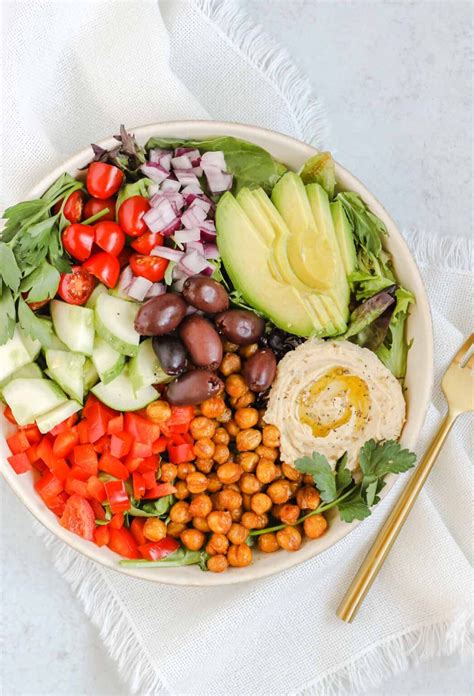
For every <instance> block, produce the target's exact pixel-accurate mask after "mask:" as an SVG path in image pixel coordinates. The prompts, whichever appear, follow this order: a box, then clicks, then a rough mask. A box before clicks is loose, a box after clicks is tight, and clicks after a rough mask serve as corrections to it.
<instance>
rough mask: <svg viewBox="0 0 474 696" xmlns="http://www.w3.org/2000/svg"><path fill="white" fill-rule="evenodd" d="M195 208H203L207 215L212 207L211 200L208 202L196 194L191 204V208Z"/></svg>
mask: <svg viewBox="0 0 474 696" xmlns="http://www.w3.org/2000/svg"><path fill="white" fill-rule="evenodd" d="M194 208H202V210H204V212H205V213H206V215H207V213H208V212H209V210H210V209H211V204H210V202H209V203H208V202H207V201H203V200H202V198H198V197H197V196H196V197H195V198H194V200H193V201H192V203H191V205H190V206H189V209H190V210H193V209H194Z"/></svg>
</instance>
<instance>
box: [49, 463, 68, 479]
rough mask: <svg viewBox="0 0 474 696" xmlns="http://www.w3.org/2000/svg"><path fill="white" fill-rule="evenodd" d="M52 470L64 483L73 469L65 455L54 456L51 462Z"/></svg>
mask: <svg viewBox="0 0 474 696" xmlns="http://www.w3.org/2000/svg"><path fill="white" fill-rule="evenodd" d="M50 469H51V471H52V472H53V474H54V475H55V476H57V477H58V479H59V480H60V481H62V482H63V483H64V481H65V480H66V479H67V477H68V476H70V474H71V469H70V468H69V467H68V465H67V462H66V460H65V459H64V458H63V457H54V459H53V461H52V462H51V467H50Z"/></svg>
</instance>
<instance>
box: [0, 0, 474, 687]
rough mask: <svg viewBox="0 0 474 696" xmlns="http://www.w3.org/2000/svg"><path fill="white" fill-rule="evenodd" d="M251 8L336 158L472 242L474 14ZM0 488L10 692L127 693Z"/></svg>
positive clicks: (405, 5)
mask: <svg viewBox="0 0 474 696" xmlns="http://www.w3.org/2000/svg"><path fill="white" fill-rule="evenodd" d="M177 1H180V0H177ZM244 4H245V6H246V8H247V10H248V11H249V13H250V14H252V15H253V16H254V17H255V18H256V19H257V21H259V22H260V23H261V24H262V26H263V27H264V28H265V29H266V31H267V32H269V33H270V34H272V35H273V36H274V37H275V38H276V39H277V40H278V41H279V42H280V43H281V44H282V45H283V46H286V47H287V48H288V50H289V52H290V53H291V54H292V56H293V57H294V59H295V60H296V62H297V63H298V64H299V66H300V68H301V69H302V70H303V71H304V72H305V73H306V74H307V75H308V76H309V78H310V80H311V82H312V85H313V88H314V91H315V92H316V93H317V94H318V95H320V96H322V97H323V98H324V101H325V104H326V108H327V113H328V118H329V121H330V124H331V126H332V129H331V135H330V140H329V144H330V146H331V148H332V150H333V152H334V153H335V155H336V157H337V159H339V160H340V161H341V162H342V163H343V164H344V165H345V166H346V167H348V169H349V170H351V171H352V172H353V173H354V174H355V175H356V176H357V177H358V178H360V179H361V180H362V181H363V182H364V183H365V184H366V185H367V186H368V188H369V189H370V190H372V191H373V192H374V193H375V195H376V196H377V197H378V198H379V199H380V200H381V201H382V202H383V203H384V204H385V206H386V207H387V209H388V210H389V212H390V213H391V214H392V216H393V217H394V218H395V220H397V222H398V223H399V224H400V226H401V227H402V228H409V227H418V228H421V229H425V230H427V231H428V232H430V233H432V234H442V235H454V236H465V237H467V236H469V235H471V234H472V203H473V200H472V165H473V156H472V124H471V122H472V118H473V89H472V67H471V64H470V62H469V51H470V49H471V45H472V29H473V25H472V23H473V7H474V5H473V4H472V3H471V2H458V1H457V0H445V1H441V2H438V1H437V0H426V1H424V2H421V1H417V2H411V1H403V2H385V1H384V2H380V1H367V2H333V1H329V2H316V0H245V2H244ZM124 119H125V122H127V120H126V114H124ZM129 125H133V124H129ZM101 135H102V134H101ZM1 492H2V507H1V513H2V518H1V522H2V572H1V576H0V577H1V604H2V607H3V630H4V634H5V637H6V641H5V646H4V649H3V651H2V664H1V665H0V675H1V676H0V680H1V683H2V686H3V693H4V694H5V695H7V694H8V695H9V696H10V695H11V696H15V695H19V696H29V695H31V696H39V695H40V694H41V695H50V696H86V695H87V696H89V695H91V696H92V695H94V696H109V695H112V694H114V695H115V696H127V694H128V692H127V688H126V686H125V685H124V684H123V683H121V681H120V680H119V678H118V676H117V674H116V670H115V666H114V664H113V663H112V661H111V660H110V659H109V658H108V656H107V655H106V654H105V651H104V649H103V647H102V645H101V643H100V641H99V639H98V636H97V631H96V629H95V628H93V627H92V625H91V624H90V622H89V621H88V620H87V619H86V618H85V616H84V614H83V612H82V609H81V606H80V604H79V602H78V601H77V600H76V598H75V597H74V596H73V594H72V593H71V591H70V590H69V587H68V586H67V585H66V583H65V582H64V581H63V580H62V578H61V577H60V576H59V575H58V574H57V573H56V571H55V570H54V568H53V567H52V564H51V558H50V556H49V554H48V552H47V551H46V550H45V548H44V547H43V544H42V542H41V541H39V539H38V538H37V537H36V535H35V534H34V533H33V532H32V530H31V522H30V516H29V513H27V511H26V510H25V509H24V508H23V506H22V505H21V504H20V503H19V501H17V500H16V499H15V498H14V496H13V494H12V493H11V492H10V491H7V490H5V486H4V484H3V482H2V491H1ZM249 620H250V619H249ZM374 620H381V617H374ZM382 620H383V617H382ZM472 683H473V681H472V671H471V670H470V668H469V667H468V666H467V665H461V664H459V660H458V659H457V658H449V659H437V660H436V661H432V662H430V663H427V665H426V666H424V667H420V668H418V669H415V670H412V671H410V672H408V673H406V674H404V675H401V676H399V677H396V678H394V679H392V680H391V681H390V682H388V683H386V684H384V685H383V687H382V688H380V689H377V690H376V692H375V691H374V694H375V693H377V694H378V696H384V695H387V696H388V695H390V696H405V695H406V696H408V695H409V694H412V695H416V696H423V695H425V694H426V695H427V696H428V695H429V696H438V695H439V696H441V695H443V696H447V695H448V694H455V695H456V696H465V695H467V694H468V693H469V690H470V689H469V686H470V685H471V689H472ZM176 696H177V695H176ZM368 696H370V695H368Z"/></svg>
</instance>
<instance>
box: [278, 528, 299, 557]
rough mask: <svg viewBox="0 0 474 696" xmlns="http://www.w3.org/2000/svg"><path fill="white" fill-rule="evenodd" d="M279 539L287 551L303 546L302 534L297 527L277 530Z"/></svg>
mask: <svg viewBox="0 0 474 696" xmlns="http://www.w3.org/2000/svg"><path fill="white" fill-rule="evenodd" d="M277 540H278V543H279V544H280V546H281V548H282V549H285V551H298V549H299V548H300V546H301V534H300V533H299V531H298V530H297V529H296V527H285V529H280V530H279V531H278V532H277Z"/></svg>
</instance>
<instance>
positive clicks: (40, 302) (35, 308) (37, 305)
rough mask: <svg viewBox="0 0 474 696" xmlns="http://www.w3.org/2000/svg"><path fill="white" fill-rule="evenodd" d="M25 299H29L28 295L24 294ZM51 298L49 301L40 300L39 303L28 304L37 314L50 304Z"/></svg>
mask: <svg viewBox="0 0 474 696" xmlns="http://www.w3.org/2000/svg"><path fill="white" fill-rule="evenodd" d="M22 295H23V297H24V298H25V297H28V293H27V292H25V293H22ZM48 302H49V298H48V299H47V300H39V301H38V302H27V303H26V304H27V305H28V307H29V308H30V309H31V311H32V312H36V311H37V310H38V309H41V307H44V306H45V305H46V304H48Z"/></svg>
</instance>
